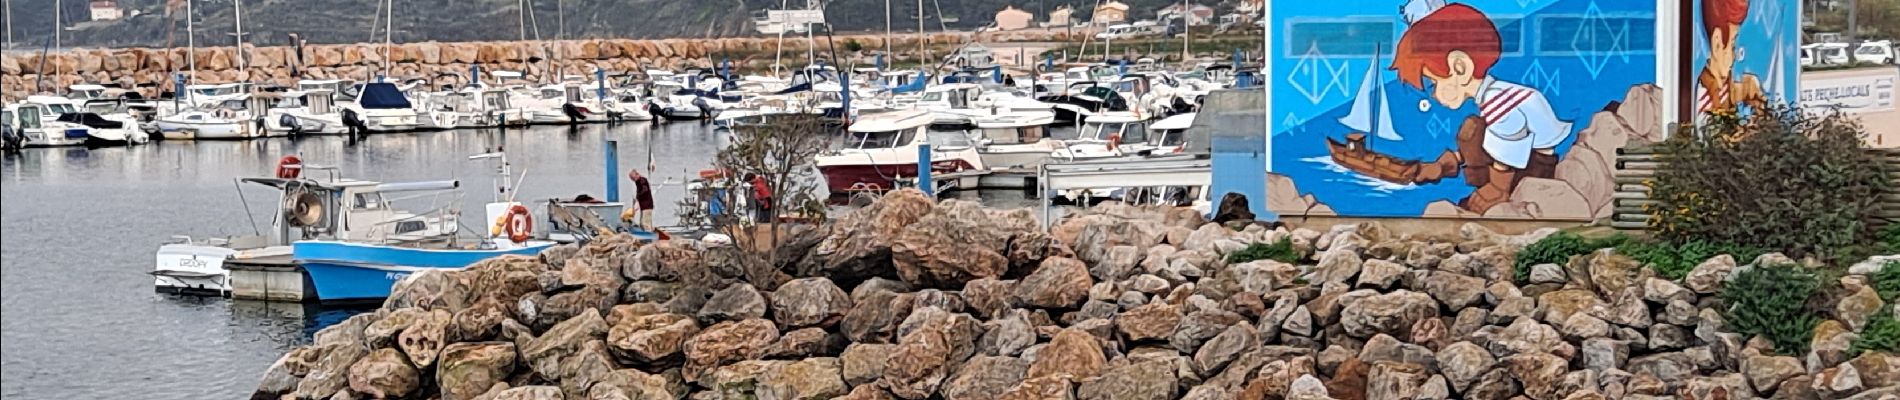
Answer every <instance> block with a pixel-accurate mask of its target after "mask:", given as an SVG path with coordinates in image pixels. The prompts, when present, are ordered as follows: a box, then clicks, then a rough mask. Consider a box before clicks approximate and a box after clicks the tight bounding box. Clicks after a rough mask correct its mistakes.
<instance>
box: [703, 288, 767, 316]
mask: <svg viewBox="0 0 1900 400" xmlns="http://www.w3.org/2000/svg"><path fill="white" fill-rule="evenodd" d="M765 308H766V306H765V296H764V295H761V294H759V290H758V289H757V288H753V287H752V285H749V284H744V283H740V284H735V285H732V286H727V287H726V288H725V289H721V290H719V291H718V292H713V295H712V298H710V299H707V300H706V305H705V306H702V307H700V309H699V319H700V320H702V321H705V322H707V323H718V322H720V321H743V320H748V319H757V318H764V317H765Z"/></svg>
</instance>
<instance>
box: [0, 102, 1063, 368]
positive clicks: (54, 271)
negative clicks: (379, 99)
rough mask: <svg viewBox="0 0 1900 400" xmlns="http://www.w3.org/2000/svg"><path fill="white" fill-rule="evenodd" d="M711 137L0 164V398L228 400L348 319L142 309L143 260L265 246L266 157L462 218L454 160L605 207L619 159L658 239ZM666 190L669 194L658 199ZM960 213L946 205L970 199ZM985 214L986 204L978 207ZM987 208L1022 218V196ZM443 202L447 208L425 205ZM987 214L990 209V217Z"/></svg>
mask: <svg viewBox="0 0 1900 400" xmlns="http://www.w3.org/2000/svg"><path fill="white" fill-rule="evenodd" d="M722 137H723V135H719V134H714V133H712V131H711V130H710V129H707V128H706V127H704V126H700V125H696V124H671V125H662V126H658V127H653V126H648V125H646V124H628V125H621V126H618V127H612V128H609V127H606V126H588V127H582V128H579V129H575V130H569V129H567V128H535V129H530V130H509V131H493V130H489V131H475V130H466V131H450V132H432V133H414V134H388V135H375V136H370V137H368V138H366V139H364V140H361V141H359V142H355V143H349V142H346V141H345V140H344V139H343V138H338V137H320V138H307V139H297V140H293V139H267V140H255V141H243V142H168V143H155V144H152V145H146V146H139V147H131V148H108V149H94V150H87V149H27V150H26V151H24V152H21V153H19V154H8V155H3V156H0V294H3V295H4V301H3V302H0V396H3V397H5V398H7V399H94V398H96V399H105V398H124V399H210V398H243V397H246V396H248V395H249V393H250V391H251V390H252V389H253V388H255V386H256V384H257V380H258V378H259V377H261V376H262V374H263V371H264V369H265V368H267V367H269V365H270V363H271V362H272V361H275V360H276V359H277V357H278V356H279V355H280V354H282V353H283V352H284V351H285V350H287V349H289V348H290V347H292V346H295V345H298V344H304V343H308V341H309V340H310V335H311V334H312V333H314V332H315V330H316V329H318V328H319V327H321V326H325V325H327V324H330V323H335V322H336V321H340V320H342V319H344V318H347V317H348V316H349V315H351V314H353V313H355V312H360V310H349V309H326V308H321V307H316V306H305V305H298V304H272V303H262V302H248V301H233V300H225V299H217V298H210V299H206V298H195V297H179V296H172V295H164V294H158V293H154V292H153V291H152V278H151V277H150V276H149V275H147V274H146V273H147V272H148V271H150V270H151V269H152V262H153V252H154V251H155V250H156V249H157V248H158V246H159V245H160V244H162V243H164V242H165V241H166V240H167V238H170V237H172V236H174V235H190V236H193V237H214V236H224V235H233V234H244V233H250V232H251V231H252V229H253V228H252V226H253V225H252V222H251V220H250V219H249V218H247V217H246V212H245V205H246V204H247V203H248V204H249V206H250V208H251V211H253V212H255V215H256V218H257V222H258V223H259V224H263V225H264V226H263V228H266V229H267V228H268V224H269V216H268V214H267V213H268V212H269V211H270V210H273V209H274V208H273V207H272V205H271V204H270V202H271V201H275V197H274V194H273V193H272V192H269V191H268V190H262V189H261V188H247V189H246V190H244V191H243V193H245V195H244V196H242V197H240V195H239V193H240V191H239V189H238V188H237V185H236V184H235V183H234V182H235V179H236V178H240V177H252V176H263V175H268V174H270V172H271V168H272V167H273V166H274V165H275V164H276V161H277V159H278V158H279V157H281V156H283V155H286V154H299V155H301V156H302V158H303V159H304V160H305V162H306V163H308V164H319V165H333V166H336V167H337V168H338V173H340V174H341V175H342V176H344V177H349V178H356V179H366V180H376V181H383V182H400V181H419V180H440V179H460V180H461V181H462V185H463V186H462V187H463V188H464V196H463V198H462V199H461V201H462V203H463V205H464V208H463V209H464V210H470V211H471V212H479V211H474V210H480V209H481V208H480V204H482V203H485V202H488V201H489V200H490V199H491V195H490V193H491V190H492V188H493V185H492V184H491V177H492V175H491V174H492V173H491V171H492V164H489V163H487V162H482V161H470V160H468V159H467V157H468V156H470V155H473V154H477V153H481V152H483V151H485V150H487V149H493V148H496V147H498V146H505V149H506V150H507V153H508V156H509V158H510V160H511V161H512V162H513V164H514V165H515V172H516V173H517V174H519V173H522V172H524V171H525V172H526V174H527V178H526V180H525V184H523V185H521V187H520V188H519V192H520V193H519V198H520V199H546V198H553V197H573V196H574V195H577V194H582V193H586V194H590V195H593V196H596V197H601V196H602V193H603V187H604V182H603V179H604V178H603V169H604V168H603V165H602V161H601V159H602V154H603V151H602V148H603V143H604V142H605V141H606V140H608V139H613V140H618V141H619V147H618V149H619V158H620V167H621V171H622V172H616V173H614V175H615V176H616V179H621V180H622V182H623V184H622V185H621V186H622V190H623V191H626V193H627V195H626V197H631V190H632V188H631V185H629V184H625V178H624V177H621V175H622V174H624V171H625V170H626V169H628V168H635V167H644V166H645V165H646V164H647V162H648V160H651V161H652V162H653V164H654V165H655V166H656V167H657V172H655V173H652V174H649V177H650V179H651V180H652V181H653V182H655V187H654V189H653V190H654V195H655V196H656V197H657V200H658V201H659V203H660V207H659V208H660V210H659V212H657V213H656V215H655V219H656V220H657V221H656V222H658V223H661V224H667V223H669V222H671V221H672V220H673V219H674V218H673V217H672V216H671V215H670V214H671V213H670V212H669V211H668V208H670V205H671V204H672V202H673V201H674V199H677V198H678V197H679V196H680V193H681V192H682V190H681V189H682V188H681V186H680V185H678V184H677V183H676V182H679V181H680V180H681V179H683V178H685V177H687V176H689V175H690V174H693V173H694V171H697V170H699V169H702V168H705V167H706V166H707V165H708V164H709V163H710V160H711V158H712V155H713V153H714V152H715V151H717V149H718V148H719V146H720V145H721V141H722V140H723V139H722ZM667 182H675V183H673V184H668V183H667ZM968 196H969V195H967V194H966V195H962V196H959V197H968ZM986 197H988V196H987V194H986ZM997 197H998V200H997V202H1000V204H1008V205H1023V204H1028V203H1029V202H1032V201H1033V200H1027V199H1025V198H1024V196H1023V194H1022V193H1021V192H1020V191H1016V192H1013V193H1002V194H1000V196H997ZM430 200H433V201H438V202H440V201H448V200H445V199H430ZM997 202H993V203H992V204H998V203H997Z"/></svg>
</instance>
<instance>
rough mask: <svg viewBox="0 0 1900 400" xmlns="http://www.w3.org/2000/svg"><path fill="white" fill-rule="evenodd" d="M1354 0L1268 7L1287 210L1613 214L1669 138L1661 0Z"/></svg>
mask: <svg viewBox="0 0 1900 400" xmlns="http://www.w3.org/2000/svg"><path fill="white" fill-rule="evenodd" d="M1348 2H1349V3H1353V4H1352V5H1351V6H1341V5H1339V4H1337V3H1338V2H1272V7H1273V9H1272V11H1273V13H1272V16H1273V19H1274V23H1275V25H1273V26H1272V27H1271V28H1272V29H1275V30H1276V31H1275V34H1274V38H1275V39H1274V40H1275V42H1274V43H1271V44H1270V46H1273V51H1272V55H1271V56H1272V57H1274V60H1273V68H1272V71H1271V76H1272V77H1273V78H1272V79H1279V80H1280V81H1279V83H1280V84H1279V85H1275V86H1274V89H1272V90H1273V91H1274V92H1273V98H1272V102H1273V112H1274V114H1275V115H1274V116H1273V120H1272V122H1273V123H1272V127H1271V129H1270V130H1271V132H1272V136H1271V140H1272V156H1273V157H1272V166H1271V174H1269V177H1268V192H1269V194H1268V200H1269V207H1270V208H1272V209H1273V210H1274V211H1275V212H1277V213H1280V214H1282V215H1283V216H1299V215H1309V216H1310V215H1343V216H1354V217H1418V216H1429V217H1493V218H1537V219H1568V220H1589V219H1595V218H1601V217H1607V216H1608V215H1609V214H1610V211H1611V209H1610V207H1611V206H1610V203H1611V199H1610V197H1611V194H1612V193H1613V192H1614V191H1615V184H1614V179H1613V178H1612V176H1611V171H1613V169H1614V168H1613V166H1614V162H1615V151H1616V149H1617V148H1620V147H1623V146H1625V145H1626V144H1627V143H1629V142H1630V141H1651V140H1656V139H1658V138H1660V137H1661V135H1662V134H1663V132H1662V130H1663V129H1662V127H1661V116H1660V115H1661V114H1660V111H1661V109H1662V108H1661V107H1662V101H1661V90H1660V89H1659V88H1657V87H1656V86H1655V85H1654V84H1653V82H1654V81H1655V75H1656V72H1655V70H1656V64H1655V61H1656V51H1655V49H1656V40H1655V34H1654V32H1655V24H1656V18H1655V15H1656V11H1655V9H1656V4H1655V2H1654V1H1631V0H1462V1H1447V0H1409V1H1407V0H1350V1H1348ZM1382 11H1383V12H1386V14H1379V12H1382Z"/></svg>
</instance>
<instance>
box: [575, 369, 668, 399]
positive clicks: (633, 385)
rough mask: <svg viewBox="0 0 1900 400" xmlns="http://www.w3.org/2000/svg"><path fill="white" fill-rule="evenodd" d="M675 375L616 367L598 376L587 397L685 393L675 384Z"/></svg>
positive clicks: (665, 396)
mask: <svg viewBox="0 0 1900 400" xmlns="http://www.w3.org/2000/svg"><path fill="white" fill-rule="evenodd" d="M675 378H676V377H668V376H666V375H658V374H649V373H647V372H646V371H641V370H637V369H632V368H625V369H617V370H614V371H613V372H609V373H606V374H604V376H600V377H598V380H597V381H595V382H594V384H593V385H592V386H590V387H589V388H588V390H587V397H586V398H589V399H629V400H632V399H672V398H679V397H681V396H684V395H685V392H684V388H683V387H679V385H676V384H675V383H674V382H673V380H674V379H675Z"/></svg>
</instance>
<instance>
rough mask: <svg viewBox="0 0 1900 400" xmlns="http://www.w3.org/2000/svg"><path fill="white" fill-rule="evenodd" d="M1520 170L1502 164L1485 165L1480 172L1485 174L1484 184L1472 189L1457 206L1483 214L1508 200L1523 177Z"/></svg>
mask: <svg viewBox="0 0 1900 400" xmlns="http://www.w3.org/2000/svg"><path fill="white" fill-rule="evenodd" d="M1470 167H1471V166H1470V165H1468V164H1467V165H1466V166H1465V168H1467V169H1469V168H1470ZM1521 172H1522V171H1519V170H1515V169H1511V168H1510V167H1506V166H1503V165H1494V166H1488V167H1485V168H1484V172H1481V173H1480V174H1483V175H1485V178H1484V181H1485V184H1484V185H1482V186H1478V190H1475V191H1472V192H1471V196H1470V197H1466V198H1465V200H1464V201H1461V202H1459V203H1458V206H1459V207H1463V208H1464V209H1465V210H1469V211H1471V212H1474V213H1478V214H1484V212H1485V210H1490V209H1491V207H1492V206H1496V205H1498V204H1500V203H1504V202H1506V201H1510V200H1511V191H1512V190H1513V189H1516V188H1517V182H1518V181H1519V180H1521V179H1523V175H1524V174H1522V173H1521ZM1466 179H1467V180H1469V179H1470V178H1466Z"/></svg>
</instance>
